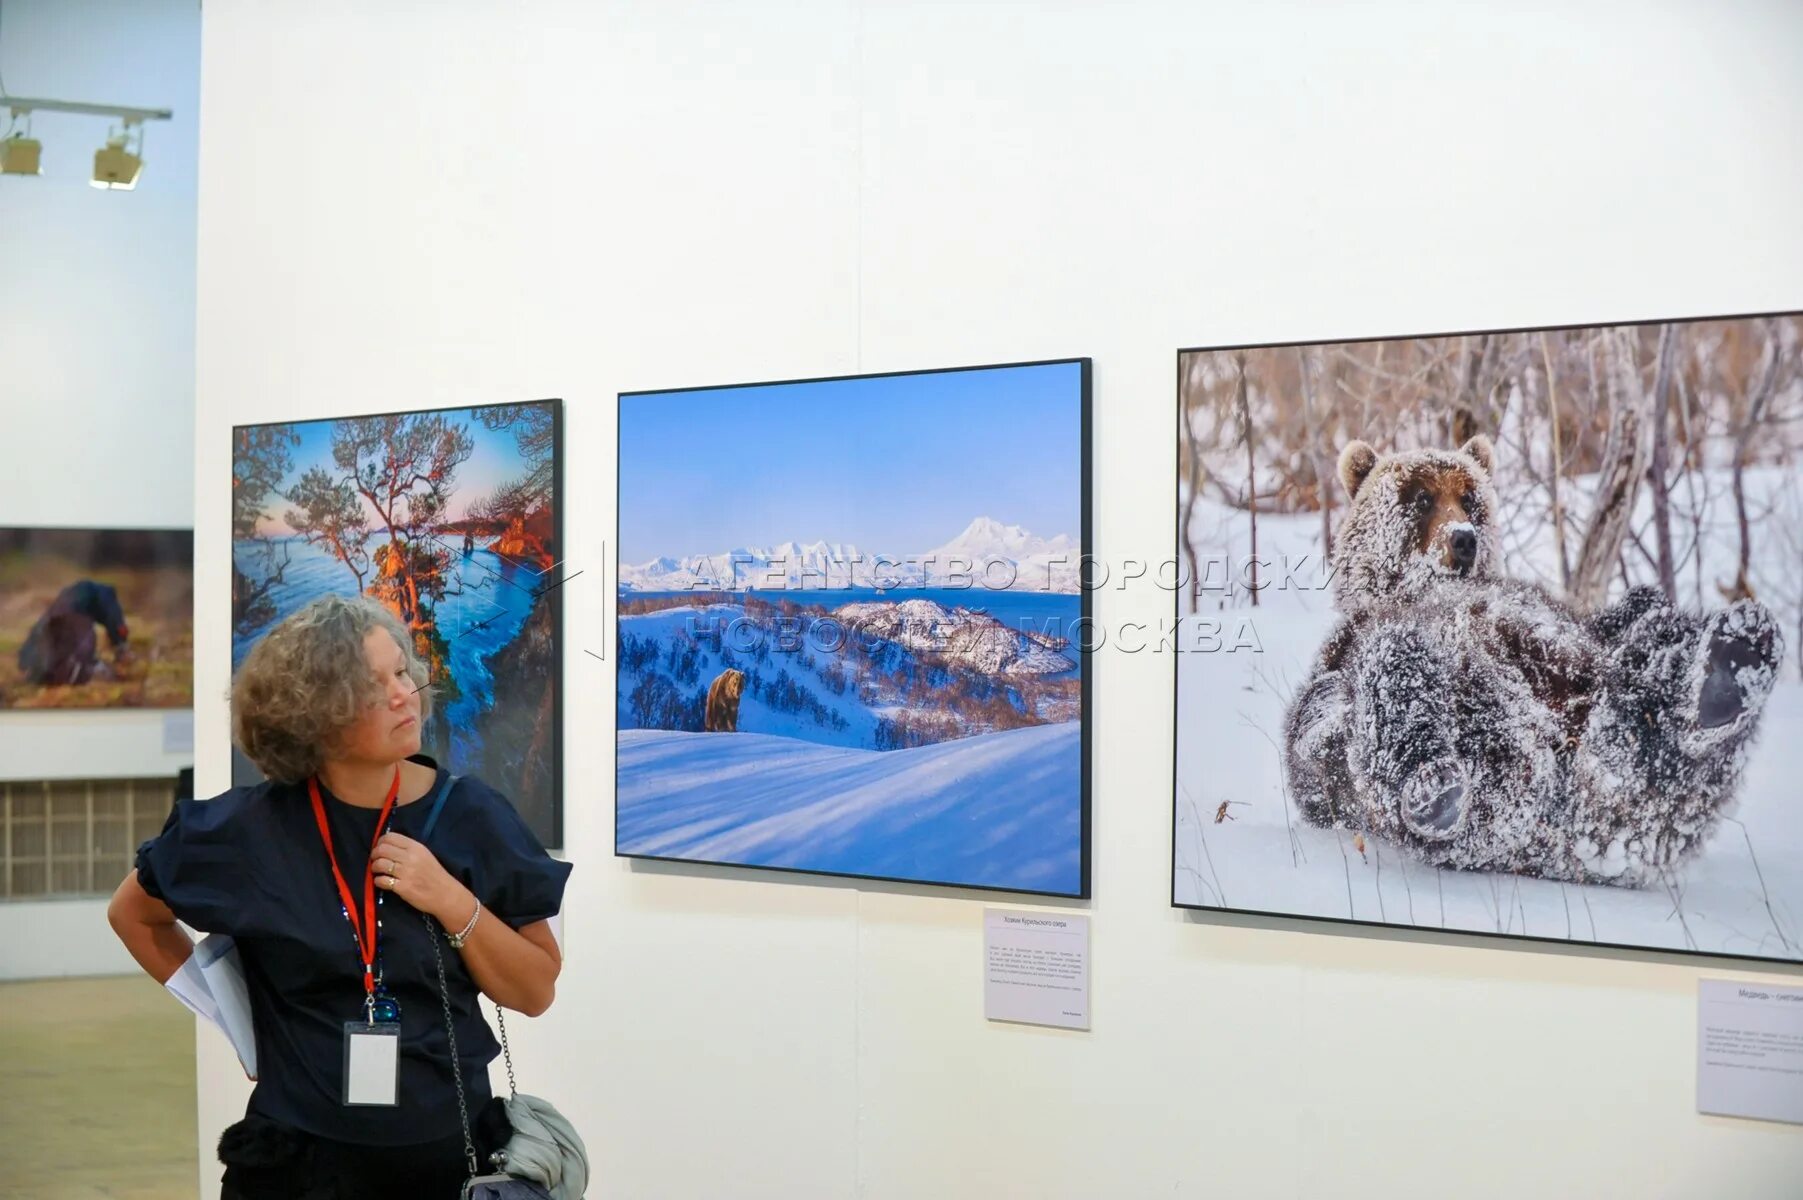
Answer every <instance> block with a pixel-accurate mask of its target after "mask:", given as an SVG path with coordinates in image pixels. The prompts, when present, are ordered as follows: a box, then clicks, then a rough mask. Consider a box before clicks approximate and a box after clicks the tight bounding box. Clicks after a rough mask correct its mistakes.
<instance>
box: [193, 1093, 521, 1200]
mask: <svg viewBox="0 0 1803 1200" xmlns="http://www.w3.org/2000/svg"><path fill="white" fill-rule="evenodd" d="M472 1117H473V1121H472V1124H473V1125H474V1131H473V1132H474V1141H475V1143H476V1156H477V1164H476V1165H477V1168H478V1172H479V1173H483V1174H486V1173H487V1172H489V1171H491V1170H493V1169H494V1168H492V1167H491V1166H489V1162H488V1156H489V1154H491V1153H492V1152H494V1151H495V1150H498V1149H500V1148H501V1147H502V1146H504V1145H506V1144H507V1140H508V1139H509V1138H510V1137H512V1136H513V1129H512V1127H511V1126H510V1125H509V1124H508V1122H507V1108H506V1105H505V1103H504V1102H503V1101H502V1100H501V1099H500V1098H499V1097H496V1098H494V1099H492V1100H490V1101H489V1102H488V1103H487V1104H485V1105H483V1107H482V1109H481V1111H480V1112H477V1113H474V1114H472ZM219 1161H220V1162H222V1163H224V1164H225V1174H224V1176H222V1177H221V1180H220V1183H221V1188H220V1197H221V1200H395V1198H396V1197H401V1196H405V1197H417V1198H418V1200H457V1196H458V1194H459V1193H460V1192H461V1191H462V1190H463V1183H464V1180H466V1179H468V1178H469V1163H468V1161H467V1160H466V1159H465V1158H464V1156H463V1135H462V1134H461V1133H454V1134H452V1135H451V1136H449V1137H445V1138H440V1139H438V1140H437V1141H434V1142H421V1143H418V1144H415V1145H407V1146H364V1145H359V1144H357V1143H354V1142H338V1141H333V1140H332V1139H330V1138H322V1137H318V1136H316V1135H314V1134H311V1133H307V1132H305V1131H303V1130H300V1129H296V1128H294V1127H293V1126H291V1125H284V1124H282V1123H280V1122H278V1121H272V1120H270V1119H269V1118H267V1117H259V1116H249V1117H245V1118H244V1119H243V1120H242V1121H239V1122H238V1123H237V1124H235V1125H232V1126H230V1127H229V1128H227V1129H226V1131H225V1132H224V1133H223V1134H221V1135H220V1138H219Z"/></svg>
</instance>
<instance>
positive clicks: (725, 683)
mask: <svg viewBox="0 0 1803 1200" xmlns="http://www.w3.org/2000/svg"><path fill="white" fill-rule="evenodd" d="M720 686H721V690H723V691H724V692H725V693H726V698H727V699H728V700H737V699H738V698H739V697H740V696H742V695H744V694H745V672H743V671H741V670H739V669H738V668H737V667H728V668H727V669H726V678H725V679H724V680H722V681H721V685H720Z"/></svg>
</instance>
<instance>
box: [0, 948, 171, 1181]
mask: <svg viewBox="0 0 1803 1200" xmlns="http://www.w3.org/2000/svg"><path fill="white" fill-rule="evenodd" d="M0 1131H4V1133H3V1134H0V1200H102V1198H105V1200H177V1198H178V1197H179V1198H181V1200H191V1198H192V1197H193V1196H194V1195H195V1192H196V1190H197V1188H198V1176H197V1171H196V1165H195V1143H194V1139H195V1133H194V1018H193V1017H192V1016H190V1015H189V1013H188V1010H187V1009H185V1008H183V1007H182V1006H181V1004H179V1003H178V1002H177V1001H175V1000H174V999H173V998H172V997H170V996H169V995H168V993H166V992H165V991H164V990H163V989H162V988H160V987H158V986H157V985H156V983H155V982H153V981H152V980H151V979H149V978H148V977H146V976H142V975H139V976H133V977H120V978H108V979H69V980H62V979H58V980H45V981H36V982H28V983H0Z"/></svg>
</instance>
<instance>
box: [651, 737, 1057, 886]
mask: <svg viewBox="0 0 1803 1200" xmlns="http://www.w3.org/2000/svg"><path fill="white" fill-rule="evenodd" d="M1079 748H1080V741H1079V727H1078V726H1077V725H1076V724H1075V723H1068V724H1063V725H1042V726H1038V727H1035V728H1031V729H1013V730H1007V731H1004V732H999V733H990V734H984V735H981V736H978V737H971V738H963V739H960V740H958V741H954V742H946V743H942V744H940V745H936V746H922V747H918V748H915V749H910V750H891V751H887V752H878V751H869V750H850V749H842V748H839V747H833V746H821V745H816V744H811V743H807V742H801V741H796V740H794V739H791V738H784V737H775V736H769V735H760V734H752V733H672V732H667V731H663V730H631V729H627V730H621V731H620V734H619V771H618V781H619V792H618V801H617V805H618V807H617V816H616V820H617V826H616V846H617V849H618V850H619V851H620V852H622V853H625V854H644V855H654V856H659V857H667V858H682V859H689V860H695V861H702V862H723V863H735V864H740V865H746V866H766V867H791V868H796V869H800V870H808V871H829V872H836V873H845V874H856V875H878V876H883V877H886V878H893V879H918V880H931V881H935V882H940V883H951V884H975V885H979V886H986V887H1001V888H1013V889H1019V890H1024V891H1044V892H1062V893H1070V892H1075V891H1076V890H1077V888H1078V884H1079V882H1080V879H1081V849H1080V847H1081V842H1080V837H1081V830H1082V792H1081V764H1080V752H1079Z"/></svg>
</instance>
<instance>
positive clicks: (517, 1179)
mask: <svg viewBox="0 0 1803 1200" xmlns="http://www.w3.org/2000/svg"><path fill="white" fill-rule="evenodd" d="M457 779H458V777H457V776H455V775H453V776H451V777H450V778H448V779H446V780H445V783H444V786H443V787H442V788H440V789H439V791H438V795H437V796H436V797H435V798H434V799H433V801H432V810H431V812H429V813H427V814H426V825H425V828H424V830H423V831H422V832H421V835H420V841H421V842H425V841H426V840H427V839H428V838H430V837H431V836H432V829H433V827H434V826H435V825H437V824H438V814H439V812H440V811H441V810H442V809H443V808H444V803H445V799H446V797H448V796H449V795H450V794H451V788H452V787H453V786H455V785H456V783H457ZM420 915H421V916H422V917H423V918H424V919H425V922H426V934H427V936H428V937H430V938H431V941H432V958H433V961H434V962H435V963H436V964H437V966H438V998H439V1000H440V1001H442V1002H443V1004H444V1028H445V1035H446V1036H447V1037H448V1038H449V1039H450V1043H451V1074H452V1075H453V1076H454V1077H455V1078H456V1080H457V1114H458V1116H459V1117H460V1118H461V1120H462V1122H463V1157H464V1161H465V1162H466V1163H468V1165H469V1169H470V1177H469V1178H468V1179H467V1180H465V1181H464V1184H463V1193H462V1200H582V1198H583V1195H584V1193H585V1192H586V1191H587V1190H588V1150H587V1148H586V1147H584V1145H583V1143H582V1137H581V1135H579V1134H578V1133H577V1132H576V1130H575V1127H574V1126H572V1125H571V1124H570V1123H569V1121H568V1120H567V1119H566V1118H565V1117H564V1115H563V1114H562V1113H560V1112H558V1111H557V1109H555V1108H554V1107H552V1105H551V1103H550V1101H548V1100H543V1099H540V1098H539V1097H537V1096H522V1095H520V1093H519V1089H518V1087H517V1086H516V1085H515V1084H514V1081H513V1051H512V1050H511V1049H509V1048H508V1045H507V1018H506V1017H505V1016H504V1015H503V1012H502V1009H501V1006H500V1005H498V1004H497V1005H495V1024H496V1025H497V1026H499V1028H500V1031H501V1055H502V1058H503V1059H504V1060H505V1061H506V1063H507V1091H508V1099H507V1117H508V1120H509V1121H510V1122H511V1123H512V1125H513V1130H514V1133H513V1137H512V1138H510V1139H509V1140H508V1142H507V1145H505V1146H504V1147H502V1148H501V1149H499V1150H497V1151H495V1152H494V1153H493V1154H492V1155H490V1156H489V1159H490V1163H491V1165H493V1166H495V1167H497V1168H498V1169H499V1173H498V1174H492V1175H482V1174H478V1172H479V1171H480V1170H481V1167H480V1165H479V1164H478V1162H477V1159H476V1142H475V1139H474V1138H473V1137H472V1136H471V1135H470V1109H469V1100H468V1098H467V1093H466V1092H465V1090H464V1087H463V1066H462V1061H463V1060H462V1059H461V1058H460V1057H459V1056H458V1054H457V1028H456V1024H455V1023H454V1022H453V1021H452V1020H451V999H450V989H449V988H448V987H446V986H445V974H444V952H443V951H442V950H440V949H439V947H438V941H439V933H440V927H439V924H438V922H437V921H436V920H434V919H433V918H431V917H429V916H426V915H425V914H424V913H421V914H420ZM481 1004H482V1001H481V1000H480V999H478V1000H477V1001H476V1005H477V1007H478V1009H479V1008H480V1007H481Z"/></svg>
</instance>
